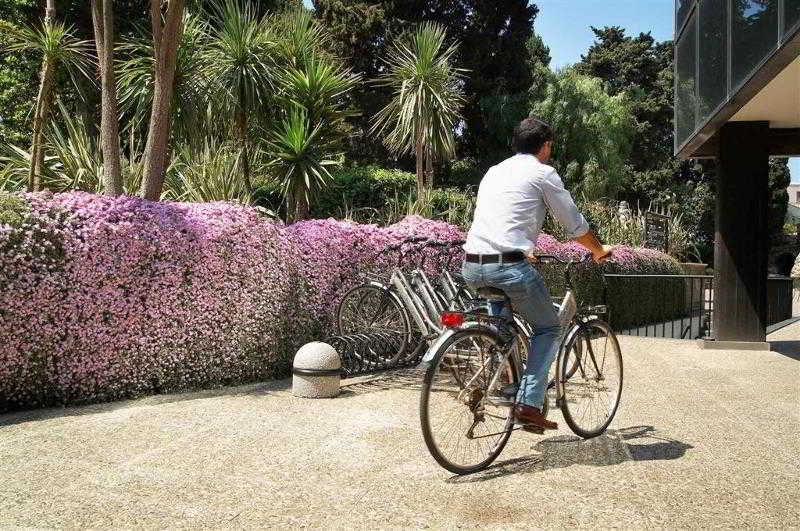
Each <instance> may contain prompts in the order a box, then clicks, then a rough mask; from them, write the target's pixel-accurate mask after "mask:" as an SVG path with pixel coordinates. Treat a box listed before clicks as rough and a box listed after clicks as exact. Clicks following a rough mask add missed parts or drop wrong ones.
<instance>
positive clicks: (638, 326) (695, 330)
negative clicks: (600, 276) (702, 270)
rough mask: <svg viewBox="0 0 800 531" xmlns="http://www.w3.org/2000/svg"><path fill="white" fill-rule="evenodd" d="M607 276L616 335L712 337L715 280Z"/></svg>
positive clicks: (610, 316) (678, 337)
mask: <svg viewBox="0 0 800 531" xmlns="http://www.w3.org/2000/svg"><path fill="white" fill-rule="evenodd" d="M604 276H605V280H606V294H605V298H606V304H607V306H608V311H609V313H608V320H609V323H610V324H611V326H612V328H613V329H614V330H615V331H616V332H617V333H619V334H625V335H634V336H644V337H663V338H672V339H698V338H705V337H711V322H712V313H713V311H714V294H713V293H714V292H713V277H712V276H708V275H620V274H607V275H604Z"/></svg>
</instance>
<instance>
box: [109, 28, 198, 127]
mask: <svg viewBox="0 0 800 531" xmlns="http://www.w3.org/2000/svg"><path fill="white" fill-rule="evenodd" d="M181 28H182V31H181V35H180V37H179V44H178V51H177V59H176V67H175V81H174V91H173V96H172V98H173V103H172V106H173V111H172V112H173V116H174V119H173V123H174V130H175V135H176V136H177V137H178V138H180V139H183V140H191V139H193V138H194V137H196V136H198V135H199V134H202V133H204V132H205V131H206V127H207V126H209V125H211V124H208V123H206V121H205V120H204V119H205V118H206V113H205V112H204V111H205V109H206V104H207V101H208V99H209V91H210V87H209V86H208V83H207V81H206V77H205V75H204V72H205V70H206V63H205V56H204V54H203V50H204V47H205V46H206V45H207V43H208V25H207V23H206V22H205V21H204V20H203V19H201V18H200V17H199V16H197V15H192V14H189V13H187V14H185V15H184V19H183V24H182V25H181ZM115 63H116V77H117V87H118V93H119V106H120V110H121V111H122V113H123V115H126V116H127V117H128V119H129V126H130V127H134V128H139V127H140V126H142V125H143V124H146V123H147V120H148V119H149V116H150V109H151V107H152V103H153V91H154V89H155V80H154V72H155V56H154V51H153V39H152V36H151V35H150V34H149V32H148V31H147V30H145V29H144V28H142V29H141V31H140V36H138V37H135V38H132V39H129V40H127V41H123V42H122V43H120V44H119V45H118V47H117V60H116V61H115Z"/></svg>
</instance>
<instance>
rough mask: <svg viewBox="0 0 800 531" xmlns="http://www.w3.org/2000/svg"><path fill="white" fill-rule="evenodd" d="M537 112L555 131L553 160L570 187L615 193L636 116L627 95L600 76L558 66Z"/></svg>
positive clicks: (622, 175)
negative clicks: (613, 91) (610, 90)
mask: <svg viewBox="0 0 800 531" xmlns="http://www.w3.org/2000/svg"><path fill="white" fill-rule="evenodd" d="M545 94H546V96H545V99H544V100H542V101H538V102H535V103H534V105H533V110H532V114H534V115H536V116H538V117H540V118H542V119H543V120H545V121H547V122H549V123H550V124H551V125H552V126H553V129H554V131H555V143H554V146H553V157H554V163H555V165H556V166H557V167H558V168H559V170H560V173H561V175H562V176H563V177H564V179H565V182H566V183H567V185H568V187H569V188H570V189H571V190H573V192H582V193H584V194H586V195H587V196H588V197H592V198H600V197H615V196H616V194H617V192H618V191H619V190H620V189H621V188H622V186H623V185H624V183H625V178H626V176H627V174H628V169H627V168H626V164H627V160H628V154H629V153H630V142H631V138H632V136H633V134H634V129H633V125H634V124H633V118H632V116H631V113H630V109H629V106H628V101H627V99H626V97H625V96H624V95H618V96H609V95H608V94H607V93H606V92H605V91H604V89H603V85H602V83H601V81H600V80H598V79H596V78H591V77H587V76H584V75H581V74H578V73H576V72H575V71H573V70H569V69H566V70H563V71H561V72H559V73H558V74H557V75H556V76H555V78H554V79H553V81H552V82H551V83H550V84H548V86H547V89H546V91H545Z"/></svg>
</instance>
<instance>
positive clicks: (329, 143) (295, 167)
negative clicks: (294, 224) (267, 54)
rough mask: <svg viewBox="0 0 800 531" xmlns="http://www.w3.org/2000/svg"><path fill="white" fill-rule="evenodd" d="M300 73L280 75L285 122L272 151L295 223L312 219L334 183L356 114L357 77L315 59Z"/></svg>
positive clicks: (277, 131) (293, 70) (295, 70)
mask: <svg viewBox="0 0 800 531" xmlns="http://www.w3.org/2000/svg"><path fill="white" fill-rule="evenodd" d="M302 63H303V64H302V65H301V66H300V67H299V68H296V67H289V68H286V69H282V70H281V76H280V78H279V84H278V89H279V96H278V98H277V99H278V103H279V106H280V108H281V109H282V113H283V114H284V119H283V120H282V121H280V123H279V124H278V126H277V127H276V128H274V129H273V131H272V134H271V138H270V142H269V146H270V148H271V151H272V155H273V161H272V162H273V164H274V165H275V167H276V168H277V169H278V179H279V181H280V183H281V186H282V189H283V191H284V195H285V197H286V200H287V203H289V205H288V207H289V208H288V209H287V211H289V212H291V214H292V217H293V218H294V219H295V220H300V219H303V218H305V217H306V216H307V215H308V211H309V207H310V205H311V199H312V198H313V197H314V196H315V195H316V194H317V193H319V192H320V191H321V190H322V189H324V188H325V187H326V186H327V185H328V184H329V183H330V180H331V178H330V174H329V171H328V168H330V167H332V166H335V165H339V164H341V161H342V159H343V153H342V152H341V140H342V137H343V136H344V131H345V127H344V124H345V120H346V119H347V118H348V117H350V116H353V115H354V114H355V113H354V112H353V111H352V110H350V109H349V108H347V107H346V96H347V94H348V92H350V90H352V89H353V87H354V86H355V84H356V83H357V82H358V76H356V75H354V74H353V73H352V72H350V71H349V70H346V69H343V68H341V67H339V66H336V65H334V64H332V62H330V61H329V60H325V59H321V58H319V57H318V56H316V55H313V54H312V55H310V56H308V57H307V58H306V59H305V60H304V61H302Z"/></svg>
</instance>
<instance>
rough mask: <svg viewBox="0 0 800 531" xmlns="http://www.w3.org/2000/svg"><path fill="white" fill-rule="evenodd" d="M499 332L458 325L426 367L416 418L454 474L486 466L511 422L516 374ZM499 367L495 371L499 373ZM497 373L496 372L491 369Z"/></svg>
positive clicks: (430, 445)
mask: <svg viewBox="0 0 800 531" xmlns="http://www.w3.org/2000/svg"><path fill="white" fill-rule="evenodd" d="M501 345H502V341H501V339H500V337H499V336H498V335H497V334H496V333H495V332H493V331H491V330H489V329H486V328H468V329H465V330H461V331H458V332H456V333H454V334H453V336H452V337H451V338H450V339H449V340H447V341H446V342H445V343H444V344H443V345H442V347H441V348H440V350H439V352H438V353H437V354H436V356H435V357H434V359H433V361H432V363H431V365H430V367H429V368H428V370H427V372H426V373H425V378H424V381H423V385H422V396H421V400H420V421H421V424H422V434H423V437H424V439H425V444H426V445H427V447H428V450H429V451H430V453H431V455H432V456H433V458H434V459H435V460H436V461H437V462H438V463H439V464H440V465H441V466H442V467H444V468H445V469H447V470H449V471H450V472H453V473H455V474H469V473H472V472H477V471H478V470H481V469H483V468H486V467H487V466H489V464H491V463H492V461H494V460H495V459H496V458H497V456H498V455H500V452H502V451H503V448H504V447H505V445H506V443H507V442H508V439H509V437H510V436H511V431H512V429H513V427H514V418H513V413H512V408H513V405H514V396H513V391H512V394H511V396H506V395H505V394H504V393H506V392H507V391H506V389H516V387H517V386H518V385H519V375H518V374H517V370H516V365H515V364H514V362H513V361H512V360H513V359H514V358H513V355H514V353H513V352H512V353H511V355H510V356H505V353H506V352H507V348H512V349H513V348H518V347H517V346H511V347H507V348H504V347H502V346H501ZM498 373H499V374H498ZM496 374H497V377H496V378H495V375H496Z"/></svg>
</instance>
